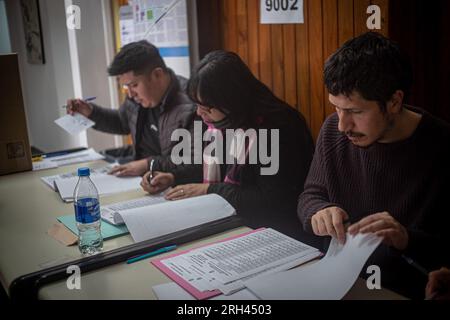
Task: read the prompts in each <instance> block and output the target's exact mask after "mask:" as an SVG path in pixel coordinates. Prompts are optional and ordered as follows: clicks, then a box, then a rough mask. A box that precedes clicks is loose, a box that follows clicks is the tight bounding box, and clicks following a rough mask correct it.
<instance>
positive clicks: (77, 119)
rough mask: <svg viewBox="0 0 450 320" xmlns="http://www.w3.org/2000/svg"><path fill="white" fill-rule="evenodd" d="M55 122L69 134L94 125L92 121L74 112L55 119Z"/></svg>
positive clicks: (74, 133) (77, 132)
mask: <svg viewBox="0 0 450 320" xmlns="http://www.w3.org/2000/svg"><path fill="white" fill-rule="evenodd" d="M55 123H56V124H57V125H58V126H60V127H61V128H63V129H64V130H66V131H67V132H68V133H70V134H71V135H76V134H79V133H80V132H83V131H84V130H86V129H89V128H90V127H92V126H94V125H95V122H94V121H91V120H89V119H88V118H86V117H85V116H83V115H81V114H79V113H75V114H74V115H73V116H71V115H68V114H67V115H65V116H63V117H61V118H59V119H57V120H55Z"/></svg>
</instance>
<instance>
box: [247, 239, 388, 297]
mask: <svg viewBox="0 0 450 320" xmlns="http://www.w3.org/2000/svg"><path fill="white" fill-rule="evenodd" d="M380 243H381V238H379V237H376V236H375V235H373V234H357V235H356V236H354V237H353V236H350V235H349V234H347V241H346V243H345V245H344V246H342V245H340V244H339V243H338V242H337V241H336V240H335V239H333V240H332V241H331V244H330V247H329V249H328V252H327V254H326V256H325V257H324V258H323V259H322V260H320V261H319V262H317V263H314V264H311V265H308V266H304V267H300V268H296V269H292V270H289V271H285V272H280V273H277V274H273V275H270V276H264V277H258V279H257V280H256V279H255V280H249V281H247V282H245V285H246V287H247V288H248V289H249V290H251V291H252V292H253V293H254V294H255V295H257V296H258V297H259V298H261V299H263V300H339V299H342V298H343V297H344V296H345V294H346V293H347V292H348V290H350V288H351V287H352V286H353V284H354V283H355V281H356V279H357V278H358V276H359V274H360V272H361V270H362V268H363V266H364V264H365V263H366V261H367V259H368V258H369V257H370V255H371V254H372V253H373V251H374V250H375V249H376V248H377V247H378V245H379V244H380Z"/></svg>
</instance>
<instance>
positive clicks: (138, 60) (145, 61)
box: [108, 40, 167, 76]
mask: <svg viewBox="0 0 450 320" xmlns="http://www.w3.org/2000/svg"><path fill="white" fill-rule="evenodd" d="M158 67H159V68H162V69H163V70H164V71H166V70H167V67H166V64H165V63H164V60H163V59H162V58H161V55H160V54H159V51H158V48H156V47H155V46H154V45H152V44H151V43H150V42H148V41H146V40H141V41H137V42H132V43H129V44H127V45H125V46H123V47H122V48H121V49H120V51H119V53H118V54H117V55H116V56H115V57H114V59H113V61H112V62H111V64H110V66H109V67H108V74H109V75H110V76H118V75H121V74H124V73H127V72H130V71H133V72H134V74H135V75H141V74H144V73H146V72H149V71H152V70H153V69H155V68H158Z"/></svg>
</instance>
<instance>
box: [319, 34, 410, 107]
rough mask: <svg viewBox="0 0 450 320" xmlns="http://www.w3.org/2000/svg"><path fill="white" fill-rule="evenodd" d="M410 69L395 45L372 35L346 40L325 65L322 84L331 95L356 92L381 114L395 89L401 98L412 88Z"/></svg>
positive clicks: (404, 55) (376, 35) (384, 38)
mask: <svg viewBox="0 0 450 320" xmlns="http://www.w3.org/2000/svg"><path fill="white" fill-rule="evenodd" d="M412 78H413V77H412V67H411V63H410V61H409V58H408V57H407V56H406V54H405V53H404V52H403V51H402V50H401V49H400V47H399V45H398V44H397V43H396V42H394V41H392V40H390V39H388V38H386V37H384V36H382V35H381V34H379V33H376V32H367V33H365V34H362V35H360V36H358V37H356V38H354V39H351V40H349V41H347V42H346V43H345V44H344V45H343V46H342V47H341V48H339V49H338V50H337V51H336V52H335V53H334V54H333V55H331V56H330V57H329V58H328V60H327V61H326V63H325V68H324V82H325V85H326V87H327V89H328V92H329V93H330V94H332V95H334V96H337V95H339V94H343V95H345V96H347V97H349V96H350V95H351V94H352V93H353V92H358V93H359V94H360V95H361V96H362V97H363V98H364V99H366V100H370V101H376V102H377V103H378V105H379V106H380V109H381V110H382V111H383V112H386V105H387V102H388V101H389V100H390V99H391V98H392V95H393V94H394V93H395V91H397V90H401V91H403V93H404V95H405V99H406V97H407V95H408V94H409V90H410V88H411V85H412Z"/></svg>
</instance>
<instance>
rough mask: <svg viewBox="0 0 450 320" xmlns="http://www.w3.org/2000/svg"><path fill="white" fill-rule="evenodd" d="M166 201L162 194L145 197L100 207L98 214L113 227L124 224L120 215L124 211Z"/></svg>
mask: <svg viewBox="0 0 450 320" xmlns="http://www.w3.org/2000/svg"><path fill="white" fill-rule="evenodd" d="M167 201H168V200H166V199H164V194H159V195H147V196H145V197H142V198H137V199H133V200H128V201H123V202H118V203H113V204H109V205H107V206H101V207H100V214H101V216H102V219H103V220H104V221H107V222H109V223H110V224H113V225H115V226H117V225H121V224H124V223H125V221H123V218H122V215H121V213H122V212H123V211H125V210H130V209H135V208H143V207H147V206H151V205H153V204H157V203H162V202H167Z"/></svg>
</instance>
